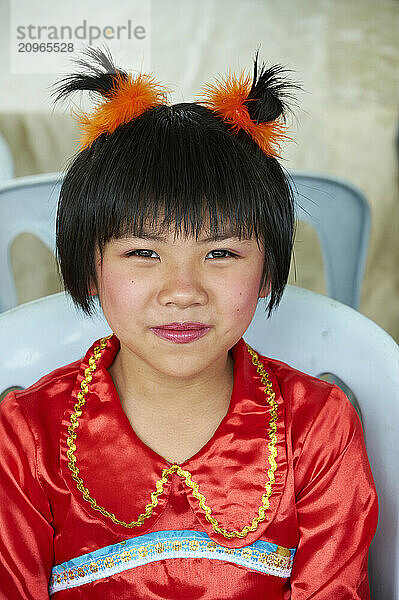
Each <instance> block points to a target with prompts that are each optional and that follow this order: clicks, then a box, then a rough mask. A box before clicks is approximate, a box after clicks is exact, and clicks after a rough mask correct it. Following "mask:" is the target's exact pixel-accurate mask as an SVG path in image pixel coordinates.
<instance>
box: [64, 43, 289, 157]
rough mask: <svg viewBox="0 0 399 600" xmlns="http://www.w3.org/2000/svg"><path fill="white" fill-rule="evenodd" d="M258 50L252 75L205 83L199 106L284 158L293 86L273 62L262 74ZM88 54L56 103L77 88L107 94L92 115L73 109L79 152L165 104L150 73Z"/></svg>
mask: <svg viewBox="0 0 399 600" xmlns="http://www.w3.org/2000/svg"><path fill="white" fill-rule="evenodd" d="M258 53H259V51H258V52H257V53H256V56H255V59H254V75H253V78H251V76H250V75H249V74H247V75H245V73H242V74H241V75H240V76H238V77H237V76H235V75H231V74H229V76H228V77H227V78H226V79H224V80H217V83H216V84H215V85H206V86H204V87H203V94H202V95H201V97H200V98H198V104H202V105H203V106H205V107H207V108H209V109H210V110H212V111H213V112H214V113H215V116H217V117H218V118H221V119H222V120H223V121H225V122H226V123H228V124H229V125H230V126H231V128H232V131H233V132H235V133H238V132H239V131H240V130H242V131H244V132H245V133H246V134H248V135H249V136H250V137H251V138H252V139H253V140H254V141H255V142H256V144H258V146H259V147H260V148H261V150H262V151H263V152H264V153H265V154H266V155H268V156H271V157H275V158H280V155H279V152H280V142H281V141H283V140H291V138H290V137H289V136H287V135H286V133H285V131H286V125H285V114H286V109H287V106H286V104H285V101H284V100H285V98H287V97H289V98H290V99H291V96H290V94H289V93H287V90H288V92H289V89H290V88H297V87H298V86H296V85H295V84H293V83H290V82H286V81H285V80H284V79H283V78H282V77H281V74H282V73H283V72H284V69H283V67H281V66H279V65H275V66H273V67H270V68H269V69H266V68H265V66H264V65H263V64H262V66H261V68H260V73H259V75H258ZM85 54H86V55H87V56H88V57H89V58H90V59H92V61H91V62H87V61H85V60H81V59H78V60H76V61H75V62H76V63H77V64H79V65H80V66H81V67H84V68H85V69H88V71H89V74H84V73H77V74H73V75H69V76H68V77H66V78H64V79H62V80H61V81H59V82H58V89H57V88H56V90H55V93H58V95H57V98H56V101H58V100H60V99H62V98H64V97H65V96H67V95H68V94H70V93H71V92H74V91H78V90H89V91H90V92H92V93H95V94H100V96H102V98H103V99H104V98H105V101H104V100H103V101H102V103H100V104H98V105H97V106H96V107H95V109H94V111H93V112H92V114H86V113H83V112H82V113H77V114H76V113H75V117H76V118H77V120H78V122H79V124H80V127H81V129H82V135H81V138H80V144H81V145H80V150H84V149H85V148H88V147H89V146H91V145H92V143H93V142H94V141H95V140H96V139H97V138H98V137H100V136H101V135H102V134H111V133H113V132H114V131H115V130H116V129H117V128H118V127H119V126H120V125H124V124H126V123H129V122H130V121H132V120H133V119H136V118H137V117H139V116H140V115H141V114H143V113H144V112H145V111H146V110H148V109H150V108H153V107H155V106H159V105H162V104H164V105H165V104H167V92H168V91H169V90H168V89H166V88H164V87H163V86H162V85H161V84H160V83H159V82H158V81H156V80H155V79H154V77H152V76H151V75H146V74H142V73H139V74H137V75H135V76H133V75H132V74H131V73H127V72H126V71H123V70H122V69H119V68H118V69H117V68H116V67H115V66H114V63H113V60H112V57H111V55H110V53H109V50H108V49H105V51H102V50H100V49H97V48H91V47H88V48H86V50H85Z"/></svg>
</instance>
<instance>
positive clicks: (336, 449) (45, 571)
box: [0, 336, 377, 600]
mask: <svg viewBox="0 0 399 600" xmlns="http://www.w3.org/2000/svg"><path fill="white" fill-rule="evenodd" d="M118 349H119V341H118V339H117V338H116V337H115V336H113V337H111V338H110V339H104V341H103V343H102V347H101V344H100V343H99V342H96V343H95V344H93V346H92V348H90V349H89V350H88V352H87V354H86V356H85V358H84V359H83V360H82V361H77V362H75V363H73V364H70V365H67V366H65V367H62V368H60V369H57V370H56V371H54V372H53V373H50V374H49V375H46V376H45V377H43V378H42V379H41V380H40V381H38V382H37V383H36V384H34V385H32V386H31V387H30V388H29V389H27V390H23V391H16V392H12V393H10V394H9V395H8V396H7V397H6V398H5V400H4V401H3V402H2V403H1V405H0V432H1V435H0V482H1V483H0V535H1V538H0V598H1V600H6V599H7V600H22V599H23V600H28V599H29V600H45V599H48V598H49V597H51V598H54V600H78V599H79V600H83V599H90V600H100V599H101V600H105V599H106V600H112V599H116V598H117V599H118V600H124V599H126V600H127V599H129V600H131V599H136V598H139V599H143V600H150V599H151V600H153V599H159V598H168V599H173V600H175V599H184V600H194V599H201V600H211V599H212V600H224V599H226V600H227V599H229V600H238V599H243V600H244V599H245V600H256V599H261V598H262V599H267V600H277V599H279V600H280V599H288V598H291V599H292V600H310V599H312V600H313V599H317V600H331V599H334V600H344V599H345V600H356V599H362V600H365V599H368V598H369V586H368V579H367V554H368V548H369V544H370V542H371V540H372V538H373V535H374V532H375V529H376V524H377V498H376V492H375V487H374V482H373V479H372V475H371V471H370V467H369V462H368V459H367V455H366V451H365V447H364V441H363V434H362V428H361V424H360V421H359V419H358V416H357V414H356V412H355V411H354V409H353V408H352V406H351V404H350V403H349V401H348V400H347V398H346V396H345V395H344V394H343V392H341V390H340V389H339V388H338V387H336V386H333V385H330V384H328V383H325V382H323V381H319V380H318V379H315V378H313V377H310V376H308V375H305V374H303V373H301V372H299V371H297V370H295V369H293V368H291V367H289V366H288V365H286V364H284V363H282V362H279V361H276V360H272V359H269V358H265V357H263V356H261V355H259V354H257V355H256V354H255V352H254V351H253V350H252V354H251V353H250V349H249V348H248V347H247V345H246V343H245V341H244V340H243V338H241V339H240V340H239V341H238V342H237V344H236V345H235V346H234V347H233V348H232V349H231V352H232V355H233V359H234V385H233V392H232V397H231V402H230V407H229V410H228V412H227V414H226V416H225V417H224V419H223V420H222V422H221V423H220V425H219V427H218V429H217V430H216V432H215V434H214V435H213V437H212V438H211V439H210V440H209V442H207V444H206V445H205V446H204V447H203V448H202V449H201V450H200V451H199V452H198V453H197V454H196V455H195V456H193V457H192V458H190V459H188V460H187V461H185V462H184V463H182V464H180V465H177V464H174V465H172V464H171V463H168V462H167V461H166V460H165V459H164V458H162V457H161V456H159V455H158V454H156V453H155V452H154V451H152V450H151V449H150V448H149V447H148V446H146V445H145V444H144V443H143V442H142V441H141V440H140V439H139V438H138V437H137V435H136V434H135V432H134V430H133V429H132V427H131V425H130V423H129V421H128V419H127V417H126V415H125V413H124V411H123V409H122V406H121V403H120V400H119V398H118V395H117V392H116V389H115V387H114V385H113V382H112V378H111V376H110V374H109V372H108V370H107V368H108V367H109V366H110V365H111V363H112V361H113V360H114V358H115V356H116V353H117V352H118ZM254 356H255V358H253V357H254ZM256 357H257V358H258V363H256ZM253 360H255V362H253ZM259 365H261V366H260V367H259Z"/></svg>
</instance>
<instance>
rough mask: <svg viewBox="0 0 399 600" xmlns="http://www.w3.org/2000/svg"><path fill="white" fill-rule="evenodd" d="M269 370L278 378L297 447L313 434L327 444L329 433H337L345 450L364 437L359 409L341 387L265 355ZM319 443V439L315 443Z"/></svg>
mask: <svg viewBox="0 0 399 600" xmlns="http://www.w3.org/2000/svg"><path fill="white" fill-rule="evenodd" d="M260 358H261V359H262V362H263V364H264V365H265V368H266V369H267V370H268V371H269V373H270V374H271V375H273V376H274V378H275V382H276V384H277V387H278V393H280V394H281V396H282V398H283V402H284V407H285V411H286V424H287V427H288V428H289V430H290V436H291V440H292V444H293V446H294V448H295V447H296V446H298V445H302V444H303V443H304V441H305V439H306V437H307V436H308V435H309V434H312V435H313V434H315V435H316V438H318V439H319V441H320V443H325V441H326V437H325V436H326V434H328V431H334V437H335V443H336V445H337V446H340V447H341V448H342V447H343V446H345V444H346V443H347V442H349V440H350V439H352V438H353V436H357V437H361V438H362V437H363V433H362V426H361V423H360V419H359V417H358V415H357V413H356V410H355V409H354V407H353V406H352V404H351V403H350V401H349V400H348V398H347V396H346V395H345V393H344V392H343V391H342V390H341V389H340V388H339V387H338V386H337V385H334V384H331V383H328V382H326V381H322V380H321V379H318V378H317V377H313V376H311V375H308V374H306V373H303V372H302V371H299V370H298V369H295V368H294V367H292V366H290V365H288V364H286V363H284V362H282V361H278V360H275V359H271V358H268V357H264V356H261V357H260ZM314 441H315V442H316V441H317V440H314Z"/></svg>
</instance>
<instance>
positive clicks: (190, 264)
mask: <svg viewBox="0 0 399 600" xmlns="http://www.w3.org/2000/svg"><path fill="white" fill-rule="evenodd" d="M87 56H88V58H86V59H85V60H80V61H79V64H80V66H81V72H79V73H77V74H74V75H71V76H69V77H67V78H65V79H63V80H62V81H61V82H60V83H59V87H58V90H57V91H58V98H64V97H65V96H67V95H68V94H70V93H71V92H73V91H75V90H89V91H90V92H92V93H95V94H97V95H98V96H99V97H100V98H101V101H100V102H99V103H98V104H97V106H96V108H95V110H94V112H93V113H92V114H91V115H85V114H81V115H80V117H79V120H80V123H81V126H82V129H83V138H82V147H81V150H80V152H78V154H77V156H76V157H75V159H74V160H73V162H72V163H71V165H70V166H69V168H68V170H67V172H66V174H65V179H64V182H63V186H62V191H61V197H60V204H59V210H58V219H57V248H58V256H59V260H60V265H61V270H62V275H63V278H64V282H65V286H66V288H67V290H69V292H70V294H71V295H72V298H73V299H74V301H75V303H76V304H77V305H78V306H80V307H81V308H82V309H84V310H85V311H86V312H88V313H90V312H91V311H92V310H93V308H94V307H95V302H96V300H95V296H98V299H99V302H100V304H101V307H102V310H103V311H104V314H105V316H106V318H107V321H108V323H109V325H110V327H111V329H112V331H113V332H114V333H113V335H111V336H108V337H106V338H104V339H101V340H98V341H96V342H95V343H94V344H93V345H92V347H91V348H90V349H89V350H88V351H87V354H86V356H85V357H84V358H83V359H82V360H78V361H76V362H75V363H73V364H70V365H67V366H65V367H62V368H59V369H57V370H56V371H54V372H53V373H50V374H49V375H47V376H45V377H43V378H42V379H41V380H40V381H39V382H37V383H36V384H34V385H32V386H31V387H30V388H29V389H27V390H24V391H16V392H12V393H10V394H9V395H8V396H7V398H6V399H5V400H4V401H3V402H2V404H1V407H0V408H1V435H0V457H1V460H0V470H1V473H0V477H1V479H0V481H1V489H0V513H1V514H0V531H1V541H0V590H1V591H0V598H1V599H2V600H3V599H4V600H5V599H7V600H22V599H24V600H28V599H29V600H44V599H48V598H49V596H51V597H54V598H55V599H57V600H63V599H65V600H72V599H85V598H87V599H91V600H94V599H101V600H104V599H107V600H108V599H112V598H118V599H120V600H122V599H132V598H142V599H156V598H168V599H199V598H201V599H203V600H205V599H206V600H210V599H212V600H222V599H248V600H249V599H251V600H254V599H261V598H262V599H265V598H267V599H268V600H273V599H288V598H291V599H293V600H310V599H317V600H327V599H328V600H331V599H332V598H334V599H335V600H344V599H345V600H354V599H362V600H365V599H366V598H369V586H368V578H367V554H368V548H369V544H370V542H371V539H372V537H373V535H374V532H375V529H376V523H377V499H376V493H375V488H374V483H373V479H372V475H371V472H370V467H369V463H368V460H367V456H366V452H365V448H364V442H363V435H362V429H361V425H360V422H359V419H358V417H357V415H356V413H355V411H354V409H353V408H352V406H351V405H350V403H349V401H348V400H347V398H346V396H345V395H344V394H343V392H342V391H341V390H340V389H339V388H338V387H336V386H334V385H331V384H328V383H326V382H323V381H320V380H318V379H315V378H313V377H310V376H308V375H305V374H304V373H301V372H299V371H297V370H295V369H293V368H291V367H290V366H288V365H286V364H284V363H282V362H280V361H277V360H273V359H270V358H266V357H265V356H262V355H261V354H259V353H258V352H256V350H255V349H253V348H251V347H250V346H249V345H248V344H247V343H246V342H245V341H244V339H243V337H242V336H243V334H244V332H245V331H246V329H247V328H248V326H249V324H250V322H251V319H252V317H253V314H254V312H255V308H256V305H257V301H258V298H259V297H260V296H267V295H269V300H268V305H267V306H268V312H269V314H270V313H271V311H272V310H273V309H274V308H275V307H276V306H277V305H278V303H279V300H280V298H281V295H282V293H283V290H284V286H285V284H286V281H287V276H288V271H289V265H290V258H291V251H292V242H293V231H294V206H293V195H292V191H291V188H290V185H289V182H288V180H287V176H286V175H285V173H284V171H283V169H282V168H281V166H280V164H279V162H278V153H277V152H278V149H279V143H280V141H281V140H282V139H284V137H286V133H285V126H284V122H285V121H284V116H285V113H286V111H287V100H289V98H290V92H291V91H292V88H293V87H295V86H293V85H292V84H290V83H289V82H286V81H285V80H284V77H283V76H284V71H283V69H282V68H281V67H279V66H274V67H271V68H269V69H266V68H265V66H264V65H261V66H259V65H258V57H257V56H256V57H255V61H254V74H253V78H252V77H251V76H249V75H245V74H242V75H241V76H239V77H235V76H233V75H229V76H228V77H227V78H226V79H225V80H219V81H217V82H216V83H215V85H211V86H207V87H206V88H205V90H204V91H203V93H202V95H201V97H200V99H199V101H198V102H197V103H181V104H175V105H172V106H171V105H168V103H167V97H166V93H167V90H165V89H164V88H163V87H162V86H161V85H160V84H159V83H158V82H156V81H155V80H154V78H153V77H152V76H149V75H145V74H136V75H132V74H128V73H126V72H125V71H123V70H121V69H117V68H115V66H114V64H113V62H112V58H111V57H110V55H109V54H108V53H107V52H105V51H100V50H87ZM265 318H267V317H266V315H265ZM43 326H45V324H43ZM66 333H67V332H66ZM293 343H295V340H293Z"/></svg>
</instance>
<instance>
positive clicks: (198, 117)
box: [56, 48, 298, 316]
mask: <svg viewBox="0 0 399 600" xmlns="http://www.w3.org/2000/svg"><path fill="white" fill-rule="evenodd" d="M86 54H87V56H88V57H89V58H90V60H89V61H85V60H82V59H80V60H78V61H76V62H78V63H79V65H80V66H81V67H83V69H84V70H85V71H86V73H77V74H73V75H69V76H68V77H66V78H64V79H62V80H61V81H59V82H58V84H57V88H56V93H57V98H56V101H58V100H59V99H62V98H64V97H66V96H67V95H68V94H70V93H72V92H74V91H77V90H88V91H90V92H91V93H97V94H100V95H101V96H103V97H109V94H110V90H112V87H113V85H114V82H115V77H116V74H118V75H119V78H126V77H127V74H126V72H125V71H123V70H121V69H117V68H116V67H115V65H114V63H113V60H112V57H111V56H110V54H109V52H107V51H105V52H104V51H102V50H100V49H92V48H89V49H87V50H86ZM283 73H284V69H283V68H282V67H280V66H278V65H275V66H273V67H270V68H269V69H266V67H265V66H264V64H262V65H261V67H260V69H259V72H258V53H257V54H256V56H255V59H254V77H253V84H252V88H251V92H250V94H249V96H248V100H250V101H249V102H248V103H247V104H246V106H247V108H248V112H249V114H250V117H251V119H252V120H253V121H254V122H256V123H263V122H269V121H273V120H275V119H277V118H278V117H283V119H285V116H286V111H287V110H289V107H288V106H287V104H286V99H287V98H288V97H290V93H289V92H290V89H291V88H294V87H298V86H296V85H295V84H292V83H290V82H287V81H285V79H284V77H283ZM205 222H206V223H208V225H209V228H210V234H211V235H212V234H217V233H219V232H221V231H223V230H225V229H228V231H232V232H234V235H237V236H238V237H239V238H240V239H241V238H242V237H251V236H255V239H256V240H257V241H258V242H259V240H261V241H262V242H263V244H264V255H265V261H264V271H263V276H262V282H261V286H260V290H261V289H262V287H263V285H265V284H266V282H268V283H270V286H271V288H270V296H269V299H268V304H267V311H268V316H270V314H271V312H272V310H273V309H274V308H276V306H277V305H278V303H279V301H280V299H281V296H282V294H283V291H284V288H285V285H286V283H287V278H288V273H289V268H290V261H291V253H292V246H293V238H294V228H295V217H294V200H293V192H292V189H291V186H290V183H289V177H288V175H287V174H286V172H285V171H284V169H283V167H282V166H281V165H280V163H279V161H278V159H277V158H275V157H273V156H268V155H266V154H265V153H264V152H263V151H262V150H261V149H260V147H259V146H258V145H257V144H256V143H255V142H254V141H253V139H252V138H251V137H250V136H249V135H248V134H247V133H245V131H243V130H239V131H238V132H236V131H235V130H233V128H232V126H231V125H230V124H229V123H227V122H226V121H224V120H223V119H222V118H221V117H219V116H217V115H216V114H215V112H214V111H212V110H211V109H209V108H207V107H206V106H203V105H201V104H199V103H196V102H183V103H179V104H174V105H167V104H161V105H158V106H155V107H153V108H150V109H148V110H146V111H145V112H144V113H143V114H141V115H140V116H139V117H137V118H136V119H134V120H132V121H130V122H128V123H126V124H123V125H120V126H119V127H118V128H117V129H116V130H115V131H114V132H113V133H103V134H101V135H100V136H99V137H98V138H97V139H95V141H94V142H93V143H92V144H91V145H90V146H89V147H87V148H85V149H84V150H81V151H80V152H78V153H77V155H76V156H75V157H74V158H73V160H72V162H71V163H70V165H69V167H68V168H67V169H66V172H65V174H64V178H63V183H62V187H61V192H60V200H59V205H58V212H57V225H56V229H57V231H56V239H57V256H58V260H59V264H60V270H61V275H62V278H63V281H64V284H65V288H66V289H67V290H68V291H69V293H70V294H71V296H72V298H73V300H74V302H75V304H76V305H77V306H79V307H80V308H82V309H83V311H85V312H86V313H88V314H90V313H91V312H92V311H93V309H94V307H95V304H94V302H93V298H92V296H90V292H89V289H90V284H91V282H92V281H96V278H95V274H96V270H95V254H96V248H97V247H98V248H99V250H100V253H101V256H102V252H103V249H104V247H105V245H106V243H107V242H108V241H109V240H111V239H112V238H118V237H122V236H124V235H126V234H128V233H130V234H133V235H135V236H140V235H141V233H142V232H143V231H148V229H151V231H153V232H154V231H157V232H159V233H162V232H165V231H168V230H172V231H173V230H174V231H175V234H179V235H180V234H184V236H195V238H196V239H198V237H199V235H200V233H201V231H202V230H203V226H204V223H205ZM260 290H259V291H260Z"/></svg>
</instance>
